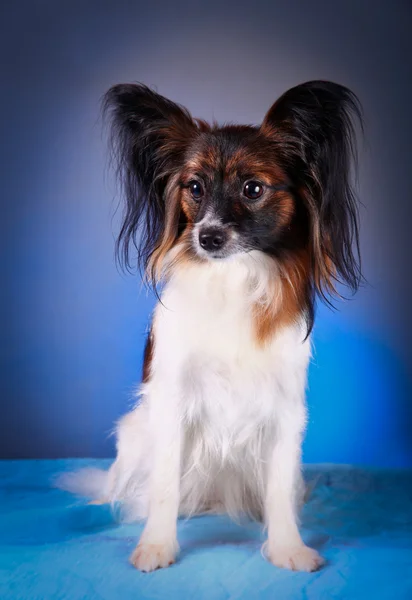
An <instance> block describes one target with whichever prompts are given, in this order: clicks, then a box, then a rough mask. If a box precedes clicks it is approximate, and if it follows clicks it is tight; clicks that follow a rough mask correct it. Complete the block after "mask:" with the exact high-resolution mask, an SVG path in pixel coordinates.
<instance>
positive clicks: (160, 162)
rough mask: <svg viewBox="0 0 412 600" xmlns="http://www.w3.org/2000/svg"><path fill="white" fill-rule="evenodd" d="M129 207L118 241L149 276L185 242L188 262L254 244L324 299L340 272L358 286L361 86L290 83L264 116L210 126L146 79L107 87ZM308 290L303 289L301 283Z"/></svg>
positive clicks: (236, 253) (238, 251)
mask: <svg viewBox="0 0 412 600" xmlns="http://www.w3.org/2000/svg"><path fill="white" fill-rule="evenodd" d="M105 110H106V113H107V114H109V115H110V118H111V123H112V143H113V150H114V154H115V157H116V158H117V160H118V167H119V173H120V175H121V181H122V183H123V187H124V193H125V198H126V211H125V215H124V221H123V226H122V229H121V232H120V235H119V239H118V250H119V254H120V256H121V257H122V258H123V259H124V261H125V263H126V264H129V265H130V260H129V258H130V255H129V251H130V245H131V243H133V244H134V245H135V247H136V248H137V251H138V260H139V263H140V265H141V266H143V267H144V268H145V270H148V271H149V275H150V276H151V278H152V279H154V280H156V278H158V277H159V276H160V274H161V272H162V265H163V263H164V259H165V257H166V256H167V254H168V252H169V251H170V250H171V249H172V248H176V247H179V249H180V255H181V257H184V258H185V259H187V260H192V261H222V260H228V259H231V258H233V257H237V256H239V255H241V254H243V253H249V252H251V251H252V250H257V251H260V252H262V253H265V255H269V256H270V257H273V259H274V261H276V264H277V265H278V266H281V267H282V269H283V270H284V271H285V270H286V271H287V270H288V269H289V270H290V269H291V270H292V271H294V272H296V267H297V265H298V269H297V270H298V271H299V273H300V275H299V277H300V278H301V279H302V278H303V279H304V280H305V283H304V285H303V288H304V293H305V294H306V297H307V300H306V301H307V302H310V300H309V298H310V297H311V296H312V295H313V294H312V292H317V293H318V294H319V295H321V296H322V297H323V298H325V299H327V298H328V296H329V295H330V294H333V293H335V289H336V288H335V284H336V282H337V281H342V282H344V283H346V284H348V285H349V286H350V287H351V288H353V289H356V288H357V287H358V285H359V282H360V279H361V273H360V267H359V260H358V221H357V205H356V201H355V197H354V194H353V192H352V188H351V184H350V171H351V165H352V162H353V161H354V160H355V159H356V148H355V131H354V126H355V123H354V119H356V118H358V119H359V121H360V122H361V110H360V105H359V102H358V100H357V98H356V96H355V95H354V94H353V93H352V92H351V91H350V90H348V89H347V88H345V87H343V86H340V85H337V84H334V83H330V82H323V81H312V82H308V83H305V84H302V85H298V86H297V87H294V88H292V89H291V90H289V91H288V92H286V93H285V94H284V95H283V96H281V98H280V99H279V100H277V101H276V102H275V104H273V106H272V107H271V108H270V109H269V111H268V113H267V114H266V116H265V118H264V120H263V122H262V124H261V125H260V126H234V125H229V126H222V127H219V126H218V125H208V124H207V123H205V122H204V121H201V120H198V119H193V118H192V117H191V115H190V114H189V113H188V111H187V110H186V109H184V108H182V107H181V106H179V105H177V104H175V103H173V102H171V101H170V100H168V99H166V98H164V97H163V96H160V95H159V94H157V93H155V92H154V91H152V90H150V89H149V88H147V87H146V86H144V85H134V84H126V85H116V86H114V87H112V88H111V89H110V90H109V91H108V93H107V94H106V96H105ZM303 288H302V289H303Z"/></svg>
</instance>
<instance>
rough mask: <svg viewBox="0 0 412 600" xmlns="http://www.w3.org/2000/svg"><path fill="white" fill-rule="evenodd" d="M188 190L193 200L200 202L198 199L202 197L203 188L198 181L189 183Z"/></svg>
mask: <svg viewBox="0 0 412 600" xmlns="http://www.w3.org/2000/svg"><path fill="white" fill-rule="evenodd" d="M189 190H190V193H191V194H192V198H193V200H200V198H201V197H202V196H203V188H202V185H201V184H200V183H199V182H198V181H194V180H193V181H191V182H190V183H189Z"/></svg>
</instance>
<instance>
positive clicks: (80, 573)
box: [0, 460, 412, 600]
mask: <svg viewBox="0 0 412 600" xmlns="http://www.w3.org/2000/svg"><path fill="white" fill-rule="evenodd" d="M108 464H109V462H108V461H105V460H54V461H53V460H38V461H29V460H21V461H0V486H1V487H0V598H1V600H8V599H20V598H21V599H24V600H32V599H33V600H34V599H36V600H48V599H51V598H53V599H65V598H67V599H75V600H77V599H93V600H95V599H98V598H99V599H101V598H103V599H107V600H111V599H114V600H128V599H129V598H133V599H140V598H152V599H163V598H165V599H168V600H173V599H175V598H176V599H179V600H185V599H189V598H190V599H196V600H203V599H204V600H229V599H230V600H235V599H240V598H242V599H248V600H250V599H253V598H263V599H266V598H271V599H281V600H288V599H289V598H290V599H298V598H302V599H313V600H322V599H327V600H329V599H335V598H348V599H350V600H356V599H358V598H362V599H371V600H376V599H377V598H379V599H380V598H388V599H389V598H390V599H391V600H401V599H405V600H406V599H409V600H411V599H412V472H411V471H384V470H376V469H374V470H373V469H368V470H364V469H357V468H351V467H346V466H335V465H322V466H318V465H317V466H308V467H306V469H305V475H306V477H307V479H308V480H309V481H310V482H312V485H313V490H312V493H311V496H310V498H309V500H308V502H307V504H306V506H305V507H304V509H303V515H302V533H303V537H304V539H305V541H306V542H307V543H308V544H310V545H312V546H314V547H316V548H317V549H318V550H319V551H320V552H321V553H322V554H323V556H324V557H325V558H326V559H327V561H328V563H327V565H326V566H325V567H324V568H323V569H322V570H321V571H319V572H318V573H294V572H290V571H286V570H283V569H279V568H276V567H274V566H272V565H271V564H269V563H268V562H266V561H265V560H264V558H263V557H262V555H261V552H260V548H261V543H262V540H263V534H262V531H261V528H260V527H259V525H258V524H256V523H251V522H246V523H242V524H241V525H239V524H235V523H232V522H231V521H230V520H229V519H228V518H226V517H221V516H202V517H195V518H193V519H190V520H188V521H184V520H182V521H180V522H179V525H178V533H179V542H180V547H181V552H180V556H179V560H178V562H177V563H176V564H175V565H173V566H171V567H170V568H168V569H162V570H159V571H155V572H154V573H148V574H144V573H139V572H138V571H136V570H135V569H134V568H133V567H132V566H131V565H130V564H129V563H128V556H129V554H130V553H131V551H132V549H133V547H134V545H135V544H136V540H137V536H138V535H139V533H140V532H141V525H136V524H133V525H125V524H119V523H117V522H116V520H115V518H114V516H113V514H112V512H111V510H110V508H109V507H108V506H89V505H87V504H86V503H85V502H84V501H83V500H79V499H77V498H74V497H73V496H71V495H70V494H68V493H66V492H63V491H60V490H58V489H54V488H53V486H52V485H51V483H50V482H51V480H52V478H53V475H54V474H57V473H59V472H62V471H72V470H77V469H78V468H80V467H83V466H99V467H103V468H107V466H108Z"/></svg>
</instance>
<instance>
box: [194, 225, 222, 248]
mask: <svg viewBox="0 0 412 600" xmlns="http://www.w3.org/2000/svg"><path fill="white" fill-rule="evenodd" d="M225 242H226V235H225V233H224V232H223V231H222V230H221V229H202V231H201V232H200V233H199V244H200V245H201V246H202V248H203V250H206V251H207V252H213V251H216V250H221V249H222V248H223V246H224V245H225Z"/></svg>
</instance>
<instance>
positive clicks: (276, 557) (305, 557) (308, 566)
mask: <svg viewBox="0 0 412 600" xmlns="http://www.w3.org/2000/svg"><path fill="white" fill-rule="evenodd" d="M266 550H267V556H268V559H269V560H270V562H272V563H273V564H274V565H276V566H277V567H282V568H283V569H291V570H292V571H306V572H307V573H311V572H312V571H317V570H318V569H320V567H321V566H322V565H323V564H324V563H325V561H324V559H323V558H322V557H321V555H320V554H319V553H318V552H316V550H313V548H309V547H308V546H305V545H304V544H302V545H300V546H295V547H291V548H288V547H285V546H280V547H279V548H277V547H276V546H275V547H272V548H268V547H267V548H266Z"/></svg>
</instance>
